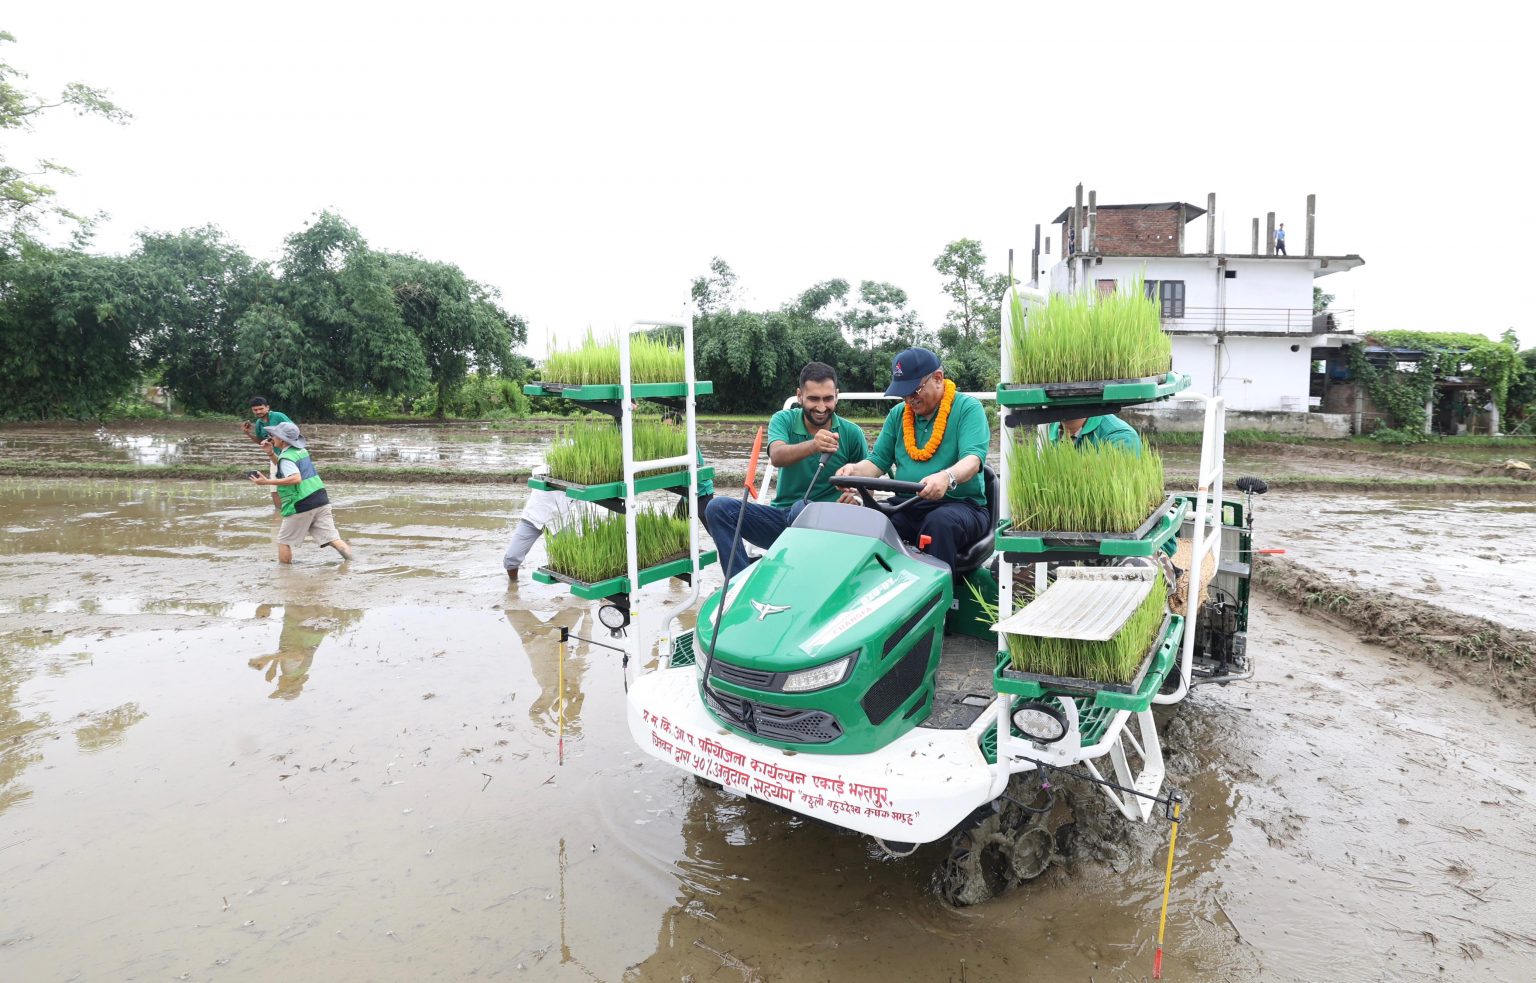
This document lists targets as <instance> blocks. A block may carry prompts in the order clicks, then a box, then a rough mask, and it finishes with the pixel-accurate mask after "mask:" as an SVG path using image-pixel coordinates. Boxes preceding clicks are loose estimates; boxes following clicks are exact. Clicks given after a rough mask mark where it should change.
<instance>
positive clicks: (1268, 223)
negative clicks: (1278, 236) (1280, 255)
mask: <svg viewBox="0 0 1536 983" xmlns="http://www.w3.org/2000/svg"><path fill="white" fill-rule="evenodd" d="M1268 216H1269V217H1268V218H1266V219H1265V220H1264V223H1265V225H1264V255H1265V256H1273V255H1274V254H1275V213H1274V212H1269V213H1268Z"/></svg>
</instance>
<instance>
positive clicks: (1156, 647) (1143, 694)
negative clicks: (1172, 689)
mask: <svg viewBox="0 0 1536 983" xmlns="http://www.w3.org/2000/svg"><path fill="white" fill-rule="evenodd" d="M1183 640H1184V619H1183V618H1182V617H1180V616H1179V615H1176V614H1171V615H1166V616H1165V617H1164V618H1163V627H1162V630H1161V631H1160V632H1159V633H1158V635H1157V638H1156V639H1155V640H1154V641H1153V642H1152V644H1151V645H1150V646H1148V648H1147V655H1146V657H1145V658H1144V659H1142V663H1141V668H1140V669H1139V670H1138V671H1137V673H1136V676H1135V678H1134V679H1133V680H1132V681H1131V682H1129V683H1107V682H1103V681H1101V680H1096V679H1077V678H1073V677H1064V676H1049V675H1046V674H1044V673H1032V672H1022V671H1020V670H1018V669H1014V668H1012V667H1011V666H1010V665H1009V656H1008V653H1007V651H1006V650H1005V651H1001V652H999V653H998V654H997V669H996V670H995V671H994V672H993V674H992V686H993V688H994V689H996V690H997V691H998V692H999V693H1009V694H1012V695H1014V696H1022V697H1026V698H1028V699H1036V700H1037V699H1042V698H1044V697H1047V696H1070V697H1073V698H1078V699H1090V698H1091V699H1092V700H1093V705H1094V706H1096V707H1103V708H1105V709H1108V710H1130V711H1133V712H1140V711H1142V710H1145V709H1147V707H1149V706H1151V705H1152V697H1153V696H1155V695H1156V694H1157V691H1158V690H1160V689H1161V688H1162V686H1163V680H1164V679H1165V678H1166V677H1167V675H1168V670H1169V669H1170V668H1172V667H1173V661H1174V659H1175V658H1176V657H1177V656H1178V652H1179V643H1180V642H1181V641H1183Z"/></svg>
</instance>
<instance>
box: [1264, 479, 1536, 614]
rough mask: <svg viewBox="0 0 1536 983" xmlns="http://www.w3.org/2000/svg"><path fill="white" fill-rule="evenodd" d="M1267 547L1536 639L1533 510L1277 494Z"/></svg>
mask: <svg viewBox="0 0 1536 983" xmlns="http://www.w3.org/2000/svg"><path fill="white" fill-rule="evenodd" d="M1257 508H1258V510H1259V511H1258V516H1259V519H1258V526H1257V529H1258V535H1259V537H1260V538H1261V539H1262V543H1261V544H1260V545H1261V546H1262V547H1276V548H1281V549H1285V550H1286V556H1287V557H1289V558H1290V559H1292V560H1295V561H1296V562H1298V563H1302V564H1305V565H1307V566H1310V567H1313V568H1316V569H1319V570H1333V571H1337V572H1338V573H1339V574H1341V575H1343V576H1347V577H1348V578H1350V579H1351V580H1352V581H1354V583H1355V584H1357V585H1359V586H1364V587H1375V588H1378V589H1381V590H1387V591H1391V592H1392V593H1394V594H1400V595H1402V596H1404V597H1412V598H1417V599H1419V600H1422V601H1427V602H1429V603H1431V604H1436V605H1439V606H1441V607H1445V608H1450V609H1451V610H1454V611H1458V612H1460V613H1462V614H1473V615H1477V616H1479V617H1483V618H1490V619H1492V620H1494V621H1498V622H1501V623H1503V624H1506V625H1510V626H1512V627H1515V628H1523V629H1525V630H1527V631H1533V630H1536V501H1530V500H1522V501H1510V502H1505V501H1457V500H1455V499H1449V498H1432V497H1422V496H1419V497H1414V496H1410V497H1398V496H1381V497H1363V496H1359V495H1332V494H1311V495H1308V494H1300V493H1293V492H1272V493H1271V494H1269V495H1266V496H1265V497H1264V498H1263V499H1262V500H1260V501H1259V503H1258V505H1257Z"/></svg>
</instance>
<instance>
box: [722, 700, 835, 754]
mask: <svg viewBox="0 0 1536 983" xmlns="http://www.w3.org/2000/svg"><path fill="white" fill-rule="evenodd" d="M704 695H705V698H706V699H707V700H709V705H710V706H711V707H713V708H714V710H715V712H716V713H718V714H720V716H722V717H724V718H725V719H726V720H728V721H730V722H731V723H732V724H734V725H735V726H737V727H740V728H741V729H743V730H745V731H748V732H750V733H753V734H756V735H757V736H759V737H766V738H768V739H769V740H772V741H783V742H785V743H786V744H827V743H830V742H832V741H835V740H837V739H838V738H839V737H842V736H843V728H842V725H841V724H839V723H838V722H837V718H836V717H834V716H832V715H831V714H830V713H827V712H826V711H824V710H799V709H796V708H794V707H776V706H773V705H771V704H767V703H758V702H757V701H756V700H746V699H742V698H741V697H739V696H732V695H731V694H730V693H722V692H719V691H718V690H714V689H706V690H705V691H704Z"/></svg>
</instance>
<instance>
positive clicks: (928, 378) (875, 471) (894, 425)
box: [837, 348, 991, 567]
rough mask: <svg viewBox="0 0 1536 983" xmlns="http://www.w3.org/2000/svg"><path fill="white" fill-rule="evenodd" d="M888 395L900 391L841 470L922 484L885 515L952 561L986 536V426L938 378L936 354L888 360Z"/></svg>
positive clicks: (969, 400)
mask: <svg viewBox="0 0 1536 983" xmlns="http://www.w3.org/2000/svg"><path fill="white" fill-rule="evenodd" d="M885 394H886V395H887V396H900V397H901V400H902V402H901V405H900V406H896V407H893V408H892V409H891V412H890V413H888V414H887V415H886V417H885V425H884V426H882V427H881V428H880V436H879V438H878V439H876V441H875V449H874V450H873V451H872V452H870V455H869V457H868V458H866V459H865V460H863V461H856V462H854V463H852V464H845V465H843V466H842V467H841V468H838V469H837V473H838V474H840V475H855V476H862V477H865V478H878V477H880V476H881V475H883V474H886V473H887V472H889V474H890V476H891V477H892V478H894V479H896V480H897V481H913V482H920V483H921V484H922V486H923V487H922V490H921V491H919V492H918V493H917V497H918V498H919V499H920V501H916V502H913V503H912V504H911V505H909V506H907V507H906V508H904V509H902V510H901V511H900V512H897V513H896V514H894V515H892V516H891V517H890V518H891V523H892V524H893V525H895V527H896V531H897V533H898V534H900V536H901V538H902V539H905V540H907V541H908V542H913V543H916V542H920V541H921V537H923V536H928V537H931V542H930V543H929V545H928V548H927V553H928V555H929V556H932V557H934V558H936V559H939V560H943V561H944V562H945V563H947V564H949V565H950V566H951V567H953V566H954V563H955V556H956V555H957V554H958V553H959V552H960V551H961V550H964V549H965V548H966V547H968V546H970V545H971V544H972V543H974V542H976V541H977V540H979V539H981V538H982V537H983V536H985V535H986V534H987V490H986V487H985V486H984V484H983V480H982V477H981V465H982V462H983V461H985V460H986V459H987V447H988V444H989V443H990V442H991V429H990V428H989V427H988V426H987V414H986V411H985V410H983V409H982V406H981V403H980V402H978V401H977V400H976V398H975V397H973V396H967V395H965V394H964V393H962V392H957V391H956V390H955V384H954V383H953V382H951V381H950V380H948V379H946V378H944V369H943V368H942V367H941V366H940V365H939V357H938V356H937V355H935V354H934V353H933V352H931V351H929V350H928V349H926V348H909V349H907V350H906V351H904V352H902V353H901V354H900V355H897V356H896V357H895V358H894V359H893V360H892V361H891V384H890V385H889V386H887V387H886V390H885Z"/></svg>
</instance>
